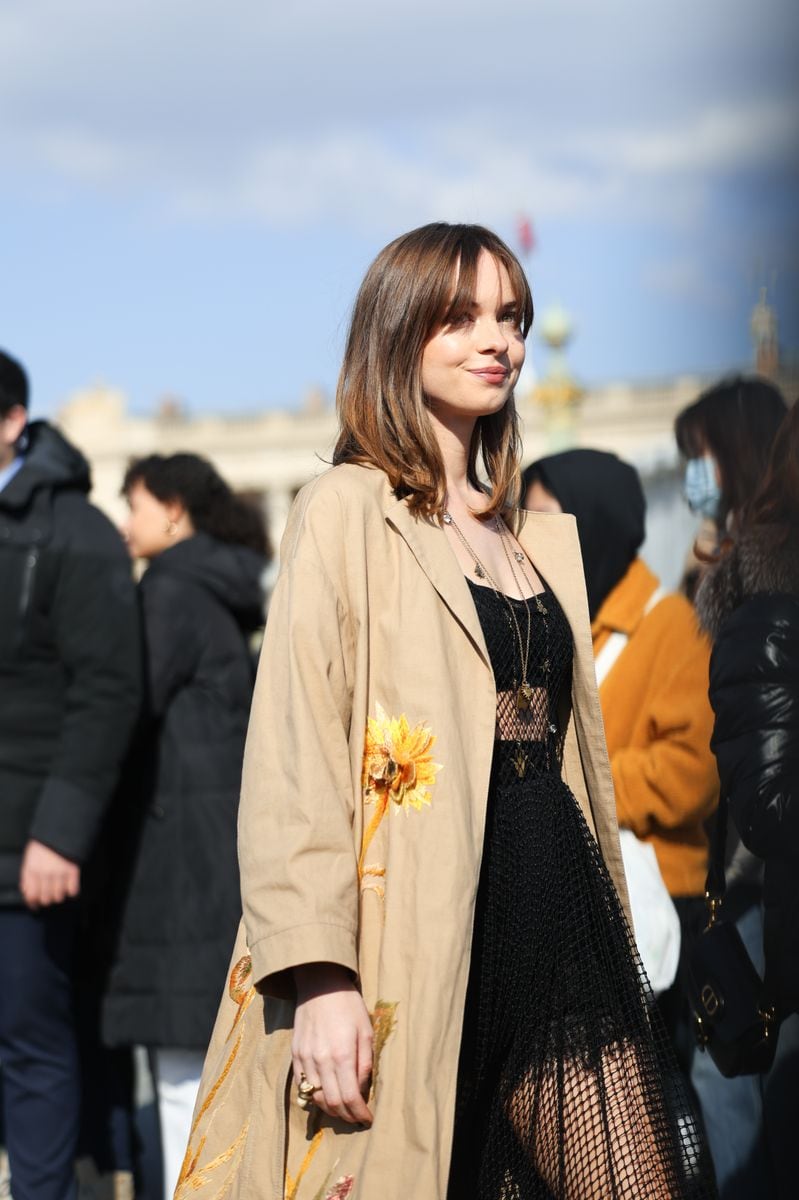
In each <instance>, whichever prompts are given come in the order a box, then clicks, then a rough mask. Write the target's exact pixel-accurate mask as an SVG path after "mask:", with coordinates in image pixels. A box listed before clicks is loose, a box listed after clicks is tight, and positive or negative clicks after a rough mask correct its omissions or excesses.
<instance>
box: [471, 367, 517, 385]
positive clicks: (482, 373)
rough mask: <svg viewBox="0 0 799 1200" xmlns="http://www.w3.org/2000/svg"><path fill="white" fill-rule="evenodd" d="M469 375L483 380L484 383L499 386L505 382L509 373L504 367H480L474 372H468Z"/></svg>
mask: <svg viewBox="0 0 799 1200" xmlns="http://www.w3.org/2000/svg"><path fill="white" fill-rule="evenodd" d="M469 374H470V375H476V376H477V378H478V379H484V380H485V381H486V383H494V384H500V383H504V382H505V380H506V379H507V378H508V375H509V372H508V371H507V370H506V369H505V367H480V368H479V369H478V370H476V371H470V372H469Z"/></svg>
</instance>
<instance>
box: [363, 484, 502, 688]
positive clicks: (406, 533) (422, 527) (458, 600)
mask: <svg viewBox="0 0 799 1200" xmlns="http://www.w3.org/2000/svg"><path fill="white" fill-rule="evenodd" d="M385 511H386V519H387V520H388V521H389V522H390V523H391V524H392V525H393V526H394V528H395V529H396V530H397V532H398V533H399V535H400V537H402V538H403V540H404V541H405V542H406V543H407V544H408V546H409V548H410V550H411V553H412V554H413V556H414V558H415V559H416V561H417V562H418V564H419V566H420V567H421V568H422V570H423V571H424V573H425V575H426V576H427V578H428V579H429V580H430V582H431V583H432V585H433V587H434V588H435V589H436V591H437V592H438V594H439V596H440V597H441V599H442V600H443V601H444V603H445V604H446V606H447V608H449V610H450V612H451V613H452V614H453V616H454V617H455V619H456V620H457V621H458V622H459V623H460V625H462V626H463V628H464V629H465V631H466V633H467V634H468V635H469V637H470V639H471V641H472V643H473V644H474V647H475V649H476V650H477V652H478V653H479V655H480V657H481V658H482V659H483V661H484V662H485V664H486V666H487V667H488V668H489V670H491V663H490V660H489V657H488V649H487V647H486V643H485V638H484V637H483V631H482V629H481V628H480V621H479V619H478V616H477V609H476V608H475V606H474V600H473V599H472V596H471V592H470V591H469V585H468V584H467V582H466V579H465V577H464V575H463V572H462V570H461V567H460V564H459V562H458V560H457V559H456V558H455V555H454V554H453V553H452V551H451V549H450V548H449V545H448V544H447V539H446V535H445V533H444V530H443V529H442V528H441V526H440V525H437V524H435V523H434V522H432V521H426V520H424V518H422V517H419V518H416V517H414V516H412V515H411V513H410V511H409V509H408V505H407V503H406V502H405V501H404V500H397V498H396V496H394V495H393V493H390V492H389V497H388V499H387V501H386V505H385Z"/></svg>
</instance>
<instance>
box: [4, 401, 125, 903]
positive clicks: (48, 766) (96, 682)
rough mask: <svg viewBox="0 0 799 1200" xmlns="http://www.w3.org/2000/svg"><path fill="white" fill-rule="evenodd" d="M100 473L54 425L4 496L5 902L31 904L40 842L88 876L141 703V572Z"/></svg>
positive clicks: (34, 437)
mask: <svg viewBox="0 0 799 1200" xmlns="http://www.w3.org/2000/svg"><path fill="white" fill-rule="evenodd" d="M89 488H90V478H89V467H88V464H87V462H86V460H85V459H84V457H83V455H82V454H80V452H79V451H78V450H76V449H75V447H74V446H71V445H70V443H69V442H67V441H66V439H65V438H64V437H63V436H62V435H61V434H60V433H59V432H58V431H57V430H56V429H54V428H53V427H52V426H51V425H49V424H47V423H46V422H44V421H36V422H33V423H32V424H31V425H30V426H29V429H28V449H27V451H26V454H25V461H24V465H23V466H22V468H21V470H19V471H18V473H17V474H16V475H15V476H14V478H13V479H12V480H11V482H10V483H9V484H7V485H6V487H5V488H3V490H2V491H0V903H4V904H20V903H21V902H22V898H21V895H20V893H19V889H18V880H19V869H20V860H21V855H22V851H23V849H24V847H25V845H26V843H27V842H28V841H29V839H31V838H34V839H36V840H37V841H40V842H43V843H44V844H45V845H47V846H49V847H50V848H51V849H53V850H56V851H58V853H59V854H62V855H64V856H65V857H66V858H69V859H72V860H73V861H74V862H77V863H80V864H83V863H84V862H85V861H86V858H87V856H88V855H89V852H90V850H91V848H92V845H93V844H94V841H95V838H96V835H97V832H98V830H99V827H100V824H101V822H102V818H103V813H104V811H105V808H106V806H107V804H108V802H109V800H110V799H111V796H112V793H113V790H114V787H115V785H116V782H117V777H118V773H119V768H120V763H121V761H122V758H123V756H124V754H125V752H126V750H127V748H128V743H129V741H130V737H131V734H132V732H133V728H134V724H135V721H136V717H137V715H138V711H139V704H140V686H141V684H140V661H141V655H140V640H139V622H138V614H137V608H136V602H135V590H134V585H133V580H132V577H131V570H130V559H129V558H128V554H127V552H126V550H125V547H124V545H123V542H122V539H121V538H120V536H119V534H118V533H117V531H116V530H115V529H114V527H113V525H112V524H111V522H110V521H109V520H108V519H107V517H105V516H104V515H103V514H102V513H101V512H100V511H99V510H98V509H96V508H94V507H93V506H92V505H91V504H89V502H88V500H87V493H88V491H89Z"/></svg>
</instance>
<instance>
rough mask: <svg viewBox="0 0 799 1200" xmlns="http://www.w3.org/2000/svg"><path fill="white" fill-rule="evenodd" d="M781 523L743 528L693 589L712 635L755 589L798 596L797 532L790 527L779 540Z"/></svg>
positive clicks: (704, 622) (755, 592)
mask: <svg viewBox="0 0 799 1200" xmlns="http://www.w3.org/2000/svg"><path fill="white" fill-rule="evenodd" d="M783 534H784V526H779V525H761V526H759V527H758V528H757V529H748V530H744V532H743V533H741V534H740V536H739V537H738V539H737V540H736V542H735V543H734V545H733V546H732V549H731V550H730V551H729V552H728V553H727V554H725V555H724V557H723V558H722V559H721V560H720V561H719V562H718V563H715V564H714V565H713V566H711V567H708V569H707V571H706V572H705V574H704V575H703V577H702V581H701V583H700V584H699V587H698V589H697V593H696V611H697V614H698V616H699V620H700V622H701V624H702V626H703V627H704V629H705V630H706V631H707V632H708V633H709V634H710V636H711V637H712V638H715V637H716V635H717V634H718V632H719V629H720V628H721V626H722V625H723V624H724V622H725V621H726V619H727V617H728V616H729V615H730V613H732V612H733V611H734V609H736V608H738V606H739V605H740V604H742V603H743V602H744V600H746V598H747V597H748V596H754V595H755V594H757V593H758V592H787V593H788V594H789V595H794V596H799V533H797V531H795V530H791V531H790V532H789V535H788V540H787V541H783V542H782V544H780V541H781V537H782V535H783Z"/></svg>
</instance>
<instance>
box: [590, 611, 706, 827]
mask: <svg viewBox="0 0 799 1200" xmlns="http://www.w3.org/2000/svg"><path fill="white" fill-rule="evenodd" d="M672 600H679V598H677V597H673V598H672V597H669V598H667V599H665V600H663V601H661V603H660V604H659V605H658V606H657V608H656V609H654V610H653V612H652V614H651V616H650V617H649V620H650V621H652V622H653V623H654V622H656V621H657V622H658V624H659V625H660V626H661V627H662V628H660V629H659V628H658V627H657V625H655V627H654V628H650V631H649V636H650V637H652V636H654V638H655V641H656V643H657V645H658V651H657V657H656V659H655V660H654V661H653V663H652V670H651V673H650V678H649V680H648V686H647V691H646V695H645V697H644V699H643V703H644V704H645V705H646V706H647V708H646V726H647V730H648V734H649V737H648V740H647V744H646V745H645V746H626V747H622V748H620V749H618V750H616V751H615V753H614V754H613V755H612V756H611V760H610V766H611V772H612V774H613V785H614V788H615V791H616V808H617V813H618V818H619V825H621V826H623V827H625V828H627V829H631V830H632V831H633V832H634V833H635V834H636V835H637V836H638V837H646V836H647V835H648V834H650V833H651V832H652V831H653V829H656V828H657V829H662V830H667V829H677V828H679V827H680V826H683V825H685V824H689V823H690V824H697V823H699V822H701V821H703V820H704V819H705V818H706V817H708V816H709V815H710V814H711V813H712V812H713V809H714V808H715V806H716V802H717V799H718V776H717V773H716V764H715V761H714V759H713V754H712V752H711V750H710V735H711V730H712V724H713V713H712V710H711V708H710V704H709V701H708V696H707V688H708V660H709V657H710V646H709V643H708V641H707V639H706V638H705V637H704V636H703V635H702V634H701V633H700V631H699V628H698V625H697V623H696V620H695V617H694V614H693V611H692V610H691V609H690V608H689V607H688V606H687V605H686V604H684V603H682V602H679V603H672Z"/></svg>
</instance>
